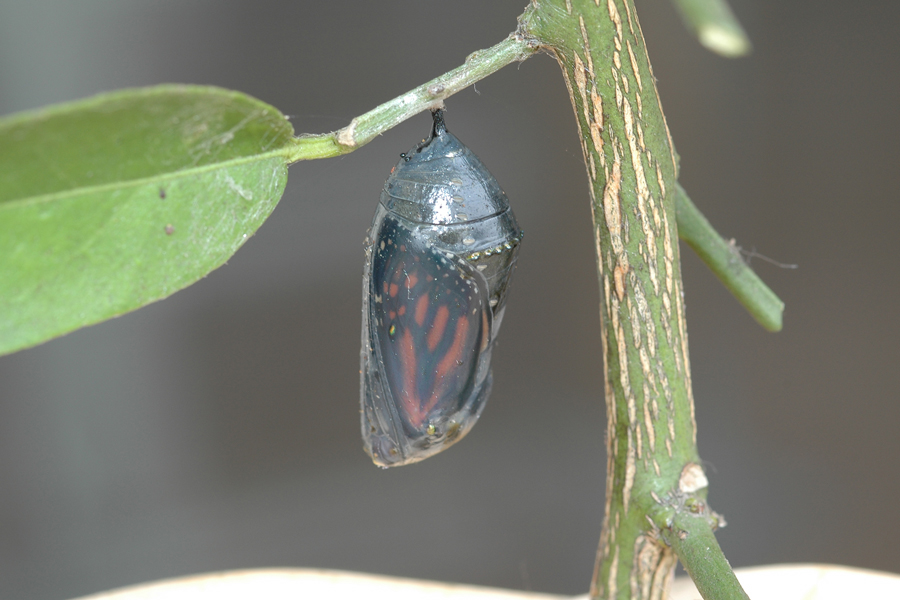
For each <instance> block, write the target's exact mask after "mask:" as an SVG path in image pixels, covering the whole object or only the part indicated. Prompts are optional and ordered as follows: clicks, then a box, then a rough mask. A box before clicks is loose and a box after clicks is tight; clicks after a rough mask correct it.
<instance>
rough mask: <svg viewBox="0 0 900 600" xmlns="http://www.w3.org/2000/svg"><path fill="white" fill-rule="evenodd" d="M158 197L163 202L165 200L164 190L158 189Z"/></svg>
mask: <svg viewBox="0 0 900 600" xmlns="http://www.w3.org/2000/svg"><path fill="white" fill-rule="evenodd" d="M159 197H160V198H162V199H163V200H165V199H166V190H165V189H163V188H159Z"/></svg>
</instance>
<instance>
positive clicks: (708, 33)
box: [672, 0, 752, 58]
mask: <svg viewBox="0 0 900 600" xmlns="http://www.w3.org/2000/svg"><path fill="white" fill-rule="evenodd" d="M672 1H673V3H674V4H675V8H677V9H678V12H680V13H681V18H682V19H684V23H685V25H687V27H688V29H692V30H693V31H694V33H695V34H696V35H697V38H698V39H699V40H700V43H701V44H703V45H704V46H706V47H707V48H708V49H710V50H712V51H713V52H716V53H718V54H721V55H722V56H727V57H728V58H734V57H738V56H744V55H746V54H749V53H750V50H751V49H752V48H751V45H750V39H749V38H748V37H747V34H746V33H744V30H743V28H742V27H741V24H740V23H739V22H738V20H737V18H736V17H735V16H734V13H733V12H731V7H730V6H728V3H727V2H726V1H725V0H672Z"/></svg>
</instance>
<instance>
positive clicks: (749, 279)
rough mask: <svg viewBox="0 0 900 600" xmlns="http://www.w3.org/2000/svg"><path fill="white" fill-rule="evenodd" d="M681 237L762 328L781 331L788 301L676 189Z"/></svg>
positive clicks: (679, 234)
mask: <svg viewBox="0 0 900 600" xmlns="http://www.w3.org/2000/svg"><path fill="white" fill-rule="evenodd" d="M675 189H676V194H677V197H676V199H675V210H676V216H677V223H678V237H680V238H681V239H683V240H684V241H685V242H687V245H688V246H690V247H691V248H692V249H693V250H694V252H696V253H697V255H698V256H699V257H700V259H701V260H702V261H703V262H704V263H706V266H707V267H709V268H710V270H712V272H713V273H715V274H716V276H717V277H718V278H719V280H721V282H722V283H723V284H725V287H726V288H728V290H729V291H730V292H731V293H732V294H734V297H735V298H737V299H738V301H739V302H740V303H741V304H743V305H744V308H746V309H747V311H748V312H749V313H750V314H751V315H752V316H753V318H754V319H756V320H757V321H758V322H759V324H760V325H762V326H763V327H765V328H766V329H768V330H769V331H781V324H782V313H783V312H784V302H782V301H781V299H780V298H778V296H776V295H775V292H773V291H772V290H770V289H769V287H768V286H767V285H766V284H765V283H763V281H762V279H760V278H759V276H758V275H757V274H756V273H754V272H753V269H751V268H750V266H749V265H747V263H746V262H744V259H743V257H741V255H740V252H738V250H737V248H736V247H735V245H734V243H733V242H727V241H725V240H724V239H722V236H720V235H719V234H718V233H717V232H716V230H715V229H713V226H712V225H711V224H710V222H709V221H707V220H706V217H704V216H703V213H701V212H700V211H699V210H698V209H697V207H696V206H694V203H693V202H691V199H690V198H689V197H688V195H687V193H686V192H685V191H684V189H683V188H682V187H681V185H677V186H676V188H675Z"/></svg>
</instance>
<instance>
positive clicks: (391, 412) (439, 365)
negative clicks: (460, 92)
mask: <svg viewBox="0 0 900 600" xmlns="http://www.w3.org/2000/svg"><path fill="white" fill-rule="evenodd" d="M432 115H433V117H434V127H433V129H432V132H431V135H430V136H429V137H428V138H427V139H425V140H423V141H422V142H420V143H419V144H418V145H417V146H416V147H415V148H413V149H412V150H411V151H410V152H409V153H408V154H401V155H400V156H401V157H402V158H401V160H400V162H399V163H397V166H396V167H394V168H393V170H392V171H391V175H390V177H388V180H387V182H385V184H384V189H383V190H382V192H381V201H380V202H379V204H378V208H377V209H376V211H375V219H374V220H373V222H372V227H371V229H370V230H369V234H368V237H367V239H366V265H365V272H364V274H363V311H362V312H363V328H362V352H361V388H362V390H361V394H360V396H361V403H362V411H361V412H362V435H363V442H364V445H365V450H366V452H368V453H369V455H370V456H371V457H372V460H373V461H375V464H377V465H379V466H382V467H393V466H398V465H406V464H411V463H414V462H418V461H420V460H423V459H425V458H427V457H429V456H431V455H432V454H436V453H438V452H440V451H441V450H443V449H445V448H447V447H448V446H450V445H452V444H453V443H455V442H456V441H458V440H459V439H461V438H462V437H463V436H464V435H466V433H467V432H468V431H469V429H471V428H472V425H474V424H475V421H476V420H478V416H479V415H480V414H481V411H482V409H483V408H484V403H485V401H486V400H487V397H488V394H489V393H490V390H491V370H490V362H491V349H492V348H493V344H494V339H495V338H496V336H497V331H498V330H499V329H500V321H502V319H503V310H504V306H505V304H506V291H507V288H508V286H509V280H510V276H511V275H512V272H513V269H514V268H515V264H516V253H517V252H518V244H519V240H521V239H522V231H521V230H520V229H519V226H518V224H517V223H516V218H515V216H513V213H512V210H510V208H509V203H508V201H507V199H506V194H504V193H503V191H502V190H501V189H500V186H499V184H498V183H497V180H496V179H494V177H493V176H492V175H491V174H490V173H489V172H488V170H487V169H486V168H485V167H484V165H483V164H481V161H480V160H478V157H477V156H475V154H473V153H472V151H471V150H469V149H468V148H467V147H466V146H464V145H463V144H462V142H460V141H459V140H458V139H456V137H455V136H454V135H453V134H451V133H449V132H448V131H447V129H446V127H445V126H444V120H443V111H441V110H436V111H432Z"/></svg>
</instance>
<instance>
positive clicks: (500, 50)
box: [288, 34, 535, 162]
mask: <svg viewBox="0 0 900 600" xmlns="http://www.w3.org/2000/svg"><path fill="white" fill-rule="evenodd" d="M534 52H535V46H534V44H532V43H531V42H530V41H529V40H526V39H525V38H524V37H522V36H521V35H518V34H512V35H510V36H509V37H508V38H507V39H505V40H503V41H502V42H500V43H499V44H496V45H495V46H491V47H490V48H487V49H486V50H478V51H476V52H473V53H472V54H470V55H469V56H468V57H467V58H466V62H465V63H464V64H462V65H461V66H459V67H457V68H456V69H453V70H452V71H449V72H447V73H445V74H443V75H441V76H440V77H436V78H435V79H432V80H431V81H429V82H427V83H423V84H422V85H420V86H419V87H417V88H415V89H412V90H410V91H408V92H406V93H405V94H403V95H402V96H398V97H396V98H394V99H393V100H390V101H388V102H385V103H384V104H382V105H380V106H377V107H375V108H373V109H372V110H370V111H369V112H367V113H365V114H363V115H360V116H358V117H356V118H355V119H353V120H352V121H351V122H350V124H349V125H347V126H346V127H344V128H343V129H339V130H338V131H335V132H332V133H326V134H321V135H302V136H298V137H296V138H294V144H293V146H292V147H291V149H290V153H289V155H288V160H289V162H296V161H299V160H309V159H315V158H330V157H332V156H339V155H341V154H347V153H348V152H353V151H354V150H356V149H357V148H359V147H361V146H364V145H365V144H367V143H369V142H370V141H372V140H373V139H375V138H376V137H377V136H379V135H381V134H382V133H384V132H385V131H387V130H388V129H390V128H392V127H395V126H396V125H398V124H400V123H402V122H403V121H405V120H406V119H408V118H410V117H412V116H413V115H416V114H418V113H420V112H422V111H425V110H428V109H431V108H434V107H435V106H440V105H441V104H442V102H443V100H444V99H445V98H448V97H449V96H452V95H453V94H455V93H457V92H459V91H462V90H464V89H465V88H467V87H469V86H470V85H472V84H473V83H476V82H478V81H480V80H482V79H484V78H485V77H487V76H488V75H490V74H492V73H495V72H496V71H499V70H500V69H502V68H503V67H505V66H506V65H508V64H510V63H514V62H521V61H523V60H525V59H526V58H528V57H529V56H531V55H532V54H533V53H534Z"/></svg>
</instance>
